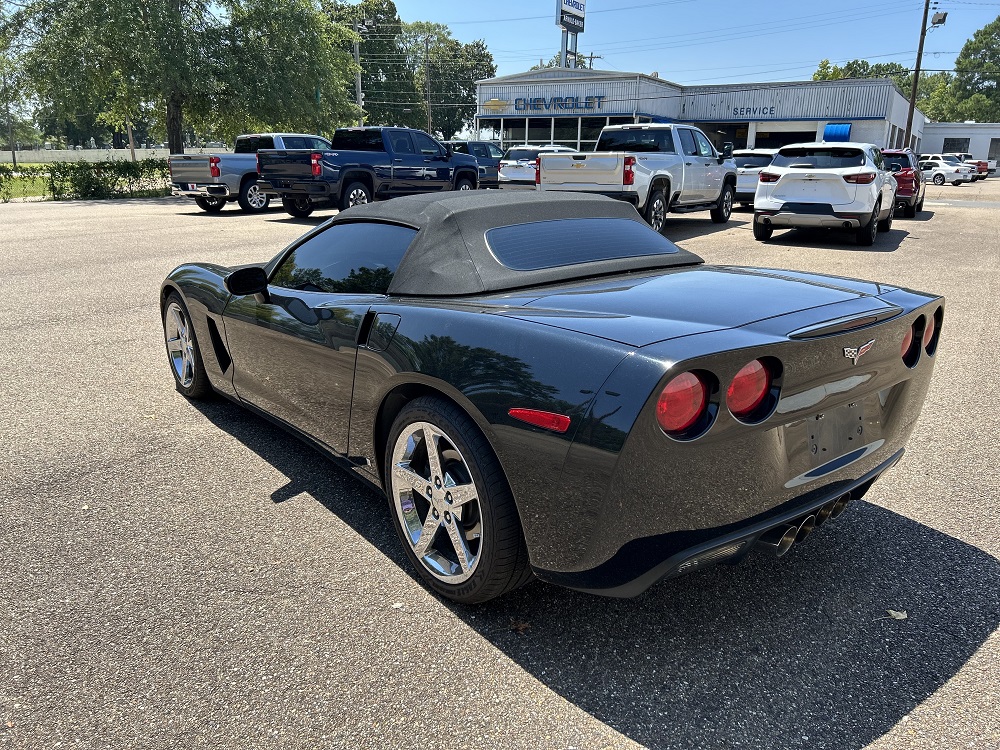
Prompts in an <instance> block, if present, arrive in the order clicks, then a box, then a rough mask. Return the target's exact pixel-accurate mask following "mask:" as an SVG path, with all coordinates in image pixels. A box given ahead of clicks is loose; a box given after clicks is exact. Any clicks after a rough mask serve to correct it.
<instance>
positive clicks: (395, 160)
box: [392, 159, 403, 164]
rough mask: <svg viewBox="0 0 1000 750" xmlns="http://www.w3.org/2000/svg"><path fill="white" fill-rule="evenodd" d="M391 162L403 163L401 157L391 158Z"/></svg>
mask: <svg viewBox="0 0 1000 750" xmlns="http://www.w3.org/2000/svg"><path fill="white" fill-rule="evenodd" d="M392 163H393V164H402V163H403V160H402V159H393V160H392Z"/></svg>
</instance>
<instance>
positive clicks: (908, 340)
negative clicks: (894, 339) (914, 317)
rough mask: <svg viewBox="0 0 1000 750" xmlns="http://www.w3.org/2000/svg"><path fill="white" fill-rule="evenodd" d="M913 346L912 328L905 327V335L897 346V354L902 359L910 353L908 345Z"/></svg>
mask: <svg viewBox="0 0 1000 750" xmlns="http://www.w3.org/2000/svg"><path fill="white" fill-rule="evenodd" d="M911 346H913V328H912V326H911V327H910V328H907V329H906V335H904V336H903V343H902V344H900V346H899V354H900V356H901V357H902V358H903V359H906V358H907V355H908V354H909V353H910V347H911Z"/></svg>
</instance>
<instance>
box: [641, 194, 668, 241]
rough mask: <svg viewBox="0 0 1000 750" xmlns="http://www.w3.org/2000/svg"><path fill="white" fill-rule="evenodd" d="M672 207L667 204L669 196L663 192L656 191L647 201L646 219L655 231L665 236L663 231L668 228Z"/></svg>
mask: <svg viewBox="0 0 1000 750" xmlns="http://www.w3.org/2000/svg"><path fill="white" fill-rule="evenodd" d="M669 210H670V206H669V205H668V204H667V196H666V195H664V193H663V191H662V190H654V191H653V192H652V193H650V195H649V200H648V201H646V211H645V219H646V223H647V224H649V226H651V227H652V228H653V229H654V230H655V231H657V232H659V233H660V234H663V229H664V228H665V227H666V226H667V212H668V211H669Z"/></svg>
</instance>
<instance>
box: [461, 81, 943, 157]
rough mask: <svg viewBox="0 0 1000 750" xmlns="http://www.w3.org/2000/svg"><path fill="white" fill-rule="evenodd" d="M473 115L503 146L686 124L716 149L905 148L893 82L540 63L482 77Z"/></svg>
mask: <svg viewBox="0 0 1000 750" xmlns="http://www.w3.org/2000/svg"><path fill="white" fill-rule="evenodd" d="M477 96H478V108H477V111H476V122H477V125H478V127H479V128H480V130H486V131H492V137H494V138H496V139H498V140H500V141H501V143H502V144H503V145H504V146H505V147H508V146H511V145H515V144H537V145H541V144H550V143H555V144H559V145H565V146H572V147H573V148H578V149H580V150H582V151H590V150H592V149H593V147H594V144H595V143H596V142H597V137H598V135H600V132H601V128H603V127H604V126H605V125H618V124H625V123H637V122H639V123H641V122H683V123H690V124H692V125H696V126H698V127H699V128H701V129H702V130H703V131H705V133H706V134H707V135H708V136H709V138H710V139H711V140H712V141H713V143H715V145H716V147H717V148H721V147H722V146H723V145H724V144H726V143H732V144H733V146H734V147H735V148H747V147H749V148H753V147H756V148H778V147H780V146H783V145H785V144H788V143H799V142H803V141H816V140H822V139H823V133H824V130H825V129H826V126H827V125H841V126H842V127H840V128H837V130H839V131H841V132H842V133H843V132H844V131H845V127H843V126H846V131H847V132H846V137H845V138H844V140H852V141H861V142H865V143H875V144H877V145H879V146H882V147H886V148H898V147H902V145H903V136H904V133H905V129H906V114H907V108H908V106H909V105H908V100H907V98H906V96H905V95H904V94H903V92H902V91H900V89H899V87H898V86H896V84H895V83H893V82H892V81H891V80H889V79H881V78H879V79H856V80H839V81H794V82H789V83H739V84H723V85H712V86H681V85H679V84H676V83H670V82H669V81H665V80H663V79H661V78H659V77H658V76H657V74H655V73H654V74H652V75H644V74H642V73H621V72H617V71H600V70H585V69H581V68H545V69H542V70H535V71H530V72H527V73H518V74H515V75H509V76H501V77H498V78H490V79H488V80H484V81H479V82H478V83H477ZM924 125H925V118H924V115H923V113H922V112H920V111H919V110H916V111H915V112H914V115H913V127H912V137H911V141H910V144H909V145H910V146H911V148H913V150H914V151H917V152H919V151H920V149H921V143H922V139H923V134H924Z"/></svg>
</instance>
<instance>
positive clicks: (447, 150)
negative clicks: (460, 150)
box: [444, 143, 455, 156]
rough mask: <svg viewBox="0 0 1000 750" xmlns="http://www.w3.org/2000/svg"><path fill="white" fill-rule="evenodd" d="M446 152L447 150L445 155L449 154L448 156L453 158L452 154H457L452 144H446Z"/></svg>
mask: <svg viewBox="0 0 1000 750" xmlns="http://www.w3.org/2000/svg"><path fill="white" fill-rule="evenodd" d="M444 150H445V153H447V154H448V156H451V155H452V154H454V153H455V149H453V148H452V147H451V144H450V143H446V144H444Z"/></svg>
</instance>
